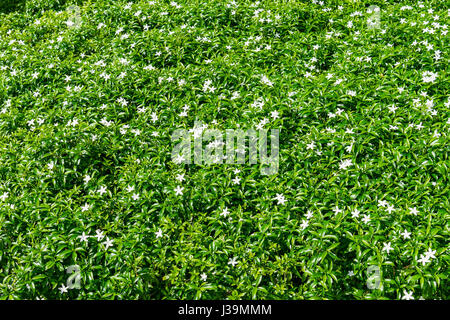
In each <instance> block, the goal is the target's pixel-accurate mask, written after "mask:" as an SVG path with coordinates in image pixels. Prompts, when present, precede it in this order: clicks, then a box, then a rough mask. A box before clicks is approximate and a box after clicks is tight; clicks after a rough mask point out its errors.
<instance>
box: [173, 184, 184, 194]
mask: <svg viewBox="0 0 450 320" xmlns="http://www.w3.org/2000/svg"><path fill="white" fill-rule="evenodd" d="M183 189H184V187H181V186H177V187H176V188H175V195H177V196H178V195H180V196H181V195H183Z"/></svg>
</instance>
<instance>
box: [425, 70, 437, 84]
mask: <svg viewBox="0 0 450 320" xmlns="http://www.w3.org/2000/svg"><path fill="white" fill-rule="evenodd" d="M437 76H438V74H437V73H434V72H431V71H425V72H423V73H422V81H423V82H425V83H428V82H432V83H433V82H434V81H435V80H436V79H437Z"/></svg>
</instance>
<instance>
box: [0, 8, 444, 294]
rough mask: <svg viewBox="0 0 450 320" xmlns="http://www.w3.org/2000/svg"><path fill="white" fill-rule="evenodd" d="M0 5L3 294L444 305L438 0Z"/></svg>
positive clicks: (441, 49)
mask: <svg viewBox="0 0 450 320" xmlns="http://www.w3.org/2000/svg"><path fill="white" fill-rule="evenodd" d="M1 2H2V3H3V4H2V5H0V298H3V299H114V298H117V299H207V298H209V299H412V298H414V299H419V298H423V299H447V298H448V265H449V255H448V253H449V252H448V236H449V224H448V219H449V208H450V203H449V167H450V162H449V158H448V151H449V137H448V135H449V128H450V117H449V115H450V112H449V106H450V100H449V97H450V96H449V78H448V62H449V61H448V40H449V37H448V34H447V32H448V25H447V23H448V19H449V8H448V7H447V6H445V5H444V3H445V1H423V2H417V1H400V2H394V1H380V0H373V1H357V0H355V1H258V2H255V1H213V0H212V1H162V0H155V1H132V2H128V1H115V0H114V1H113V0H97V1H94V0H92V1H81V0H79V1H69V0H67V1H62V0H32V1H13V0H11V1H10V0H2V1H1ZM371 6H377V7H378V8H379V9H380V10H379V11H377V9H374V7H371ZM377 19H379V20H377ZM196 121H201V122H202V123H204V124H206V125H207V126H208V128H217V129H219V130H226V129H236V128H257V127H259V128H265V129H272V128H277V129H280V145H279V150H280V159H279V171H278V173H277V174H275V175H262V174H261V170H260V165H249V164H241V165H238V164H220V163H219V164H214V165H197V164H191V165H187V164H177V163H174V161H172V158H171V151H172V148H173V142H172V141H171V133H172V132H173V131H174V130H175V129H179V128H187V129H190V128H193V126H194V125H195V123H196ZM74 265H77V266H79V268H80V272H79V274H80V277H81V281H80V288H70V287H68V285H67V283H68V277H69V276H70V274H68V273H67V269H68V268H69V266H74ZM371 266H375V267H376V268H378V270H379V272H380V283H379V285H377V286H376V287H370V286H369V285H368V282H370V280H371V279H372V278H371V279H368V278H369V277H370V272H368V269H369V268H370V267H371ZM368 280H369V281H368ZM375 283H376V281H375Z"/></svg>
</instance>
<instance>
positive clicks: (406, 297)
mask: <svg viewBox="0 0 450 320" xmlns="http://www.w3.org/2000/svg"><path fill="white" fill-rule="evenodd" d="M412 294H413V292H412V291H410V292H407V291H406V290H404V291H403V297H402V300H414V297H413V295H412Z"/></svg>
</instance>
